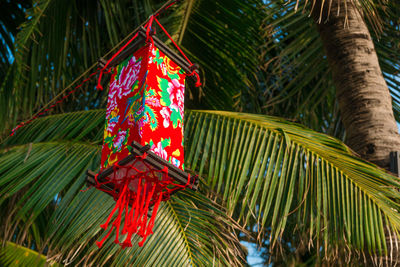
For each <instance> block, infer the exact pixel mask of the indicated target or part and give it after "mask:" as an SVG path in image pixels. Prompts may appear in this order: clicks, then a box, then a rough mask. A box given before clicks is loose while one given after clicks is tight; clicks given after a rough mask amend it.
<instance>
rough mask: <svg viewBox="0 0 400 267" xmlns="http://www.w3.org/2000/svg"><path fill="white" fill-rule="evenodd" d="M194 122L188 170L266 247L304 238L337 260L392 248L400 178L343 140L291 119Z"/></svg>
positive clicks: (221, 116)
mask: <svg viewBox="0 0 400 267" xmlns="http://www.w3.org/2000/svg"><path fill="white" fill-rule="evenodd" d="M187 118H188V119H187V123H186V127H185V135H186V137H187V139H186V143H185V145H186V150H187V154H186V156H187V158H186V162H187V163H186V165H187V166H188V167H189V168H190V169H193V170H195V171H197V172H199V174H200V175H201V176H203V177H205V179H206V181H207V184H208V185H209V186H210V187H211V189H212V190H213V191H214V194H216V195H220V196H221V198H222V201H221V204H222V205H224V206H226V207H227V211H228V212H229V214H231V215H232V216H233V217H234V218H235V219H237V220H238V221H239V223H241V224H242V225H248V228H249V230H253V229H256V230H254V231H255V232H256V233H257V234H258V235H259V236H258V239H259V241H260V242H261V240H263V239H265V238H267V239H269V240H270V242H271V243H270V244H271V247H273V246H274V245H276V244H279V242H280V241H282V240H284V238H285V236H290V235H296V234H299V235H302V236H303V237H304V236H308V237H307V238H306V240H304V238H303V239H301V241H300V242H305V243H308V245H309V246H315V247H316V250H319V249H321V250H322V251H324V253H326V255H331V256H332V255H335V253H337V252H338V250H339V249H338V248H340V247H342V248H343V247H346V248H348V249H349V250H350V251H351V250H353V249H354V250H358V251H360V250H363V249H366V250H367V251H369V252H370V253H372V254H374V253H376V254H378V255H384V254H386V253H387V252H388V251H389V250H388V248H387V245H386V238H385V233H387V230H386V227H388V229H389V230H390V231H389V232H390V233H391V238H394V236H397V233H398V230H399V229H400V228H399V227H400V216H399V214H398V212H397V210H399V204H398V200H399V198H400V194H399V192H398V191H397V189H396V188H398V187H399V185H400V183H399V180H398V179H397V178H395V177H393V176H391V175H390V174H388V173H386V172H385V171H383V170H381V169H379V168H377V167H376V166H374V165H373V164H371V163H368V162H365V161H363V160H361V159H359V158H357V157H356V156H355V155H354V154H353V153H352V152H351V151H350V149H349V148H347V147H346V146H345V145H344V144H343V143H342V142H340V141H338V140H337V139H335V138H332V137H330V136H327V135H324V134H320V133H317V132H314V131H311V130H309V129H307V128H305V127H304V126H301V125H298V124H294V123H290V122H287V121H285V120H283V119H279V118H275V117H269V116H262V115H252V114H243V113H230V112H220V111H192V112H188V116H187ZM307 240H308V241H307ZM292 245H294V246H295V247H296V245H298V244H292Z"/></svg>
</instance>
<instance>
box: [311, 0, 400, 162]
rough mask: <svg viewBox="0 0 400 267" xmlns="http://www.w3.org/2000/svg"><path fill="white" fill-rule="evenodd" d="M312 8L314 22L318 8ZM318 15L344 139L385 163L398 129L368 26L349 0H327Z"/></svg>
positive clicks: (399, 144) (396, 145)
mask: <svg viewBox="0 0 400 267" xmlns="http://www.w3.org/2000/svg"><path fill="white" fill-rule="evenodd" d="M339 5H340V10H339V12H338V8H339ZM325 6H326V7H325V9H327V8H328V7H327V6H328V5H327V4H325ZM314 10H315V12H314V20H315V21H316V22H319V9H318V8H315V9H314ZM346 10H347V12H346ZM317 13H318V14H317ZM326 13H327V12H325V14H326ZM346 15H347V21H348V23H347V22H346ZM322 17H323V19H322V23H317V27H318V31H319V33H320V35H321V38H322V42H323V45H324V48H325V51H326V55H327V58H328V62H329V64H330V67H331V70H332V75H333V80H334V83H335V86H336V96H337V99H338V102H339V108H340V112H341V116H342V121H343V124H344V126H345V129H346V142H347V144H348V145H349V146H350V147H351V148H352V149H353V150H354V151H356V152H357V153H358V154H360V156H361V157H362V158H364V159H366V160H368V161H371V162H374V163H376V164H377V165H379V166H381V167H383V168H386V169H388V168H389V153H390V151H394V150H400V135H399V134H398V128H397V124H396V121H395V119H394V116H393V110H392V99H391V96H390V93H389V90H388V87H387V85H386V82H385V80H384V78H383V75H382V71H381V68H380V66H379V62H378V57H377V55H376V51H375V47H374V43H373V41H372V39H371V35H370V33H369V31H368V28H367V26H366V24H365V22H364V20H363V18H362V15H361V14H360V12H359V10H358V9H357V8H356V7H355V6H354V5H353V4H352V1H351V0H341V1H339V0H333V1H332V8H331V12H330V16H329V20H328V21H327V22H326V23H324V20H325V19H326V18H327V17H326V16H324V15H323V16H322ZM345 23H347V24H345Z"/></svg>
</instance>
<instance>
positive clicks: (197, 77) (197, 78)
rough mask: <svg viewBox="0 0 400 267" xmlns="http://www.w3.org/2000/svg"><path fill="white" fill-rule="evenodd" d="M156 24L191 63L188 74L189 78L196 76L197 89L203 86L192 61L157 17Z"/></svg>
mask: <svg viewBox="0 0 400 267" xmlns="http://www.w3.org/2000/svg"><path fill="white" fill-rule="evenodd" d="M154 20H155V22H157V24H158V26H160V28H161V29H162V30H163V32H164V33H165V34H166V35H167V36H168V38H169V39H170V40H171V42H172V43H173V44H174V46H175V47H176V49H178V51H179V52H180V53H181V54H182V56H183V57H184V58H185V59H186V61H187V62H189V64H190V70H191V71H192V72H191V73H189V74H188V76H193V75H194V76H196V84H195V86H196V87H199V86H201V82H200V76H199V74H198V73H197V71H196V68H197V67H196V66H195V65H194V64H193V63H192V62H191V61H190V59H189V58H188V57H187V56H186V55H185V53H183V51H182V49H181V48H180V47H179V46H178V44H177V43H175V41H174V39H172V37H171V35H170V34H169V33H168V32H167V30H166V29H165V28H164V27H163V26H162V25H161V23H160V22H159V21H158V19H157V18H156V17H155V18H154Z"/></svg>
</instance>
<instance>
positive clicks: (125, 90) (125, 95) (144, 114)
mask: <svg viewBox="0 0 400 267" xmlns="http://www.w3.org/2000/svg"><path fill="white" fill-rule="evenodd" d="M185 77H186V74H185V73H184V71H183V70H182V69H181V67H179V66H178V65H177V64H176V63H175V62H173V61H172V60H171V59H170V58H169V57H168V56H167V55H165V54H164V53H163V52H162V51H160V50H159V49H158V48H157V47H156V46H155V45H154V44H153V43H149V44H147V45H145V46H143V47H141V48H140V49H139V50H137V51H136V52H134V53H133V54H132V55H131V56H129V57H128V58H127V59H126V60H124V61H123V62H122V63H120V64H119V65H117V66H115V67H114V68H113V69H112V75H111V80H110V86H109V95H108V103H107V112H106V124H105V128H104V142H103V148H102V158H101V169H104V168H107V167H109V166H112V165H113V164H114V163H116V162H118V161H120V160H121V159H123V158H125V157H127V156H128V155H129V148H130V144H131V143H132V142H133V141H137V142H138V143H140V144H141V145H146V144H149V145H150V150H151V151H153V152H154V153H155V154H157V155H158V156H160V157H161V158H163V159H165V160H167V161H168V162H170V163H172V164H173V165H174V166H176V167H178V168H180V169H181V170H183V169H184V164H183V160H184V152H183V116H184V90H185Z"/></svg>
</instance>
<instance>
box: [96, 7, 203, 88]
mask: <svg viewBox="0 0 400 267" xmlns="http://www.w3.org/2000/svg"><path fill="white" fill-rule="evenodd" d="M176 2H178V1H170V3H166V4H165V5H164V6H165V7H164V8H161V9H160V11H158V12H156V13H155V14H154V15H151V16H150V17H149V18H148V21H147V22H146V23H145V26H144V28H145V29H146V42H147V41H148V40H149V39H150V41H151V43H153V44H154V41H153V38H152V37H151V30H152V24H153V21H156V22H157V24H158V26H160V28H161V29H162V30H163V31H164V33H165V34H166V35H167V36H168V38H169V39H170V40H171V42H172V43H173V44H174V45H175V47H176V48H177V49H178V51H179V52H180V53H181V54H182V56H183V57H184V58H185V59H186V61H187V62H188V63H189V65H190V67H189V68H190V70H191V72H190V73H189V74H188V76H196V84H195V86H196V87H199V86H201V82H200V76H199V74H198V73H197V71H196V68H197V67H196V66H195V65H194V64H193V63H192V62H191V61H190V59H189V58H188V57H187V56H186V55H185V53H184V52H183V51H182V49H181V48H180V47H179V46H178V44H177V43H175V41H174V40H173V39H172V37H171V35H170V34H169V33H168V32H167V30H166V29H165V28H164V27H163V26H162V25H161V23H160V22H159V21H158V19H157V17H158V16H159V15H160V14H161V12H163V11H165V10H166V9H168V8H169V7H171V6H172V5H174V4H175V3H176ZM138 35H139V32H137V33H136V34H135V35H134V36H133V37H132V38H131V39H130V40H129V41H128V42H126V43H125V45H123V46H122V47H121V48H120V49H119V50H118V51H117V52H116V53H115V54H114V55H113V56H112V57H111V58H110V59H109V60H108V61H107V63H106V64H105V65H104V67H103V68H102V69H101V70H100V75H99V78H98V80H97V89H98V90H103V86H102V85H101V79H102V78H103V73H104V72H106V71H107V67H108V65H110V63H111V62H112V61H113V60H114V59H115V58H116V57H117V56H118V55H119V54H121V52H122V51H124V50H125V48H126V47H127V46H128V45H129V44H131V43H132V42H133V41H134V40H135V39H136V38H137V37H138Z"/></svg>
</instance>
